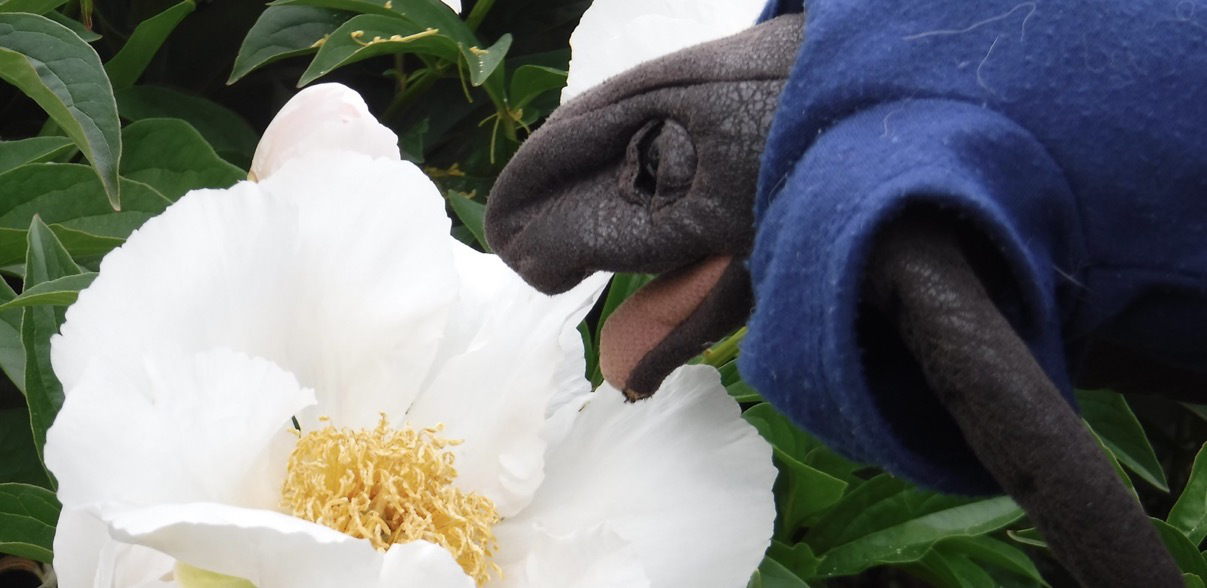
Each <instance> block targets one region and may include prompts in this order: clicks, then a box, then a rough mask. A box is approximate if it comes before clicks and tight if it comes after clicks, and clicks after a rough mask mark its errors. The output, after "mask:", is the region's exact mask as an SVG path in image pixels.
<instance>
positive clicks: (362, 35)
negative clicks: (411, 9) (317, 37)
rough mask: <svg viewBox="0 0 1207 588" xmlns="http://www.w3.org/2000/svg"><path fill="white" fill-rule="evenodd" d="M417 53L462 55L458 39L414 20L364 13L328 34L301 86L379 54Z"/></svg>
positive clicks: (451, 58) (444, 56)
mask: <svg viewBox="0 0 1207 588" xmlns="http://www.w3.org/2000/svg"><path fill="white" fill-rule="evenodd" d="M393 53H417V54H420V55H431V56H434V57H439V58H441V59H444V60H446V61H450V62H456V61H457V58H458V56H460V55H461V51H460V47H459V45H458V43H457V41H456V40H455V39H453V38H452V37H449V36H447V35H444V34H441V33H440V32H439V31H437V30H435V29H429V28H426V27H423V26H421V25H417V24H415V23H413V22H410V21H407V20H403V19H400V18H396V17H393V16H382V15H376V14H362V15H359V16H355V17H353V18H352V19H351V20H349V21H348V22H345V23H344V24H342V25H340V27H339V28H338V29H336V30H335V31H334V32H332V33H331V36H329V37H327V40H326V41H324V42H323V46H322V47H320V48H319V52H318V55H315V56H314V60H313V61H311V62H310V67H307V68H306V71H305V72H304V73H302V77H301V79H299V80H298V86H305V85H306V84H309V83H310V82H312V81H314V80H316V79H318V78H320V77H323V76H325V75H327V74H328V73H331V72H332V71H333V70H335V69H336V68H339V67H343V66H345V65H348V64H350V63H355V62H357V61H361V60H363V59H368V58H370V57H376V56H378V55H388V54H393Z"/></svg>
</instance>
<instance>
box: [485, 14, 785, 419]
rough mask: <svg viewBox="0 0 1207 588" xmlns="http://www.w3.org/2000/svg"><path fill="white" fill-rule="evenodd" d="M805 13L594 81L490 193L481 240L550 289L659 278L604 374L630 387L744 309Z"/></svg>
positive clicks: (608, 337)
mask: <svg viewBox="0 0 1207 588" xmlns="http://www.w3.org/2000/svg"><path fill="white" fill-rule="evenodd" d="M802 23H803V20H802V17H801V15H791V16H783V17H780V18H777V19H775V20H772V21H769V22H766V23H763V24H761V25H758V26H756V27H753V28H751V29H748V30H746V31H744V32H742V33H740V34H737V35H735V36H732V37H728V38H725V39H720V40H717V41H713V42H710V43H705V44H702V45H698V46H696V47H692V48H689V49H686V50H683V51H680V52H678V53H674V54H671V55H668V56H666V57H663V58H660V59H657V60H654V61H651V62H649V63H647V64H644V65H642V66H640V67H638V68H635V69H632V70H629V71H628V72H625V73H624V74H621V75H619V76H616V77H614V78H612V79H610V80H609V81H607V82H606V83H604V84H602V85H601V86H598V87H596V88H593V89H592V90H590V91H588V92H586V93H584V94H583V95H581V96H579V97H578V98H576V99H574V100H571V101H570V102H568V103H566V104H565V105H563V106H562V107H561V108H559V109H558V110H557V111H556V112H554V113H553V114H552V115H551V116H550V117H549V119H548V120H547V121H546V122H545V124H544V125H543V126H542V127H541V128H540V129H539V130H537V131H536V132H535V133H533V134H532V136H531V137H529V138H528V140H527V141H525V142H524V144H523V145H522V146H521V148H520V150H519V152H518V153H516V155H515V157H514V158H513V159H512V160H511V162H510V163H509V164H508V166H507V167H506V169H504V170H503V173H502V174H500V176H499V179H498V182H497V183H496V184H495V186H494V189H493V190H492V191H491V194H490V199H489V202H488V205H487V209H486V236H487V240H488V241H489V242H490V244H491V247H492V248H493V249H494V250H495V252H497V253H498V254H499V256H500V257H501V258H502V259H503V260H504V261H505V262H507V264H508V265H510V266H511V267H512V268H513V269H515V270H516V271H517V272H518V273H519V274H520V275H521V276H523V278H524V279H525V280H527V281H528V283H530V284H532V285H533V286H534V287H536V288H537V289H538V290H541V291H542V292H546V293H549V294H553V293H558V292H563V291H565V290H568V289H570V288H571V287H573V286H574V285H575V284H577V283H579V282H581V281H582V280H583V279H584V278H585V277H587V276H588V275H590V274H592V273H594V272H596V271H600V270H606V271H615V272H641V273H655V274H662V276H660V277H659V278H658V279H657V280H655V281H654V282H652V283H651V284H650V285H648V286H647V287H646V288H643V289H642V290H641V291H640V292H638V293H637V294H635V295H634V296H633V297H632V298H630V300H629V301H627V302H626V303H625V304H624V305H622V307H621V308H619V309H617V311H616V312H615V313H614V314H613V315H612V317H611V318H610V319H609V321H608V323H607V324H606V325H605V326H604V332H603V337H602V341H601V348H600V356H601V367H602V369H603V372H604V376H605V377H607V378H608V380H609V381H611V382H612V383H613V384H614V385H616V386H617V387H618V388H620V389H621V390H624V391H625V394H626V395H627V396H628V397H629V398H630V399H638V398H643V397H645V396H648V395H650V394H652V393H653V392H654V391H655V390H657V388H658V385H659V384H660V383H661V381H662V379H663V378H664V377H665V376H666V375H667V374H669V373H670V372H671V371H672V370H673V369H674V368H675V367H677V366H678V365H680V364H681V363H682V362H684V361H686V360H687V359H689V358H691V357H692V356H693V355H695V354H697V353H699V352H700V351H701V350H702V349H703V348H704V346H705V345H707V344H708V342H709V341H712V340H716V339H718V338H720V337H721V336H723V335H725V334H726V333H727V332H729V331H731V330H732V329H734V328H736V327H737V326H739V325H741V324H742V322H744V320H745V319H746V317H747V315H748V314H749V311H750V305H751V294H750V283H749V276H748V274H747V273H746V270H745V267H744V263H743V262H744V259H745V257H746V256H747V255H748V253H749V251H750V248H751V245H752V241H753V236H754V227H753V217H752V214H753V213H752V208H753V201H754V194H755V188H756V182H757V177H758V168H759V158H760V156H761V155H762V150H763V144H764V142H765V140H766V136H767V131H768V129H769V128H770V125H771V120H772V117H773V115H774V113H775V107H776V104H777V98H778V96H779V93H780V91H781V90H782V89H783V86H784V82H785V80H786V78H787V76H788V72H789V69H790V68H791V66H792V63H793V61H794V60H795V58H796V53H797V50H798V48H799V46H800V43H801V40H802V35H803V29H802Z"/></svg>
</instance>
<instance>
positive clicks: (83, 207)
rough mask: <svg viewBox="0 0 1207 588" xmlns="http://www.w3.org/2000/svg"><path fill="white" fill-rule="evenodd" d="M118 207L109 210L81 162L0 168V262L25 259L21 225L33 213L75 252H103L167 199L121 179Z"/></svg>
mask: <svg viewBox="0 0 1207 588" xmlns="http://www.w3.org/2000/svg"><path fill="white" fill-rule="evenodd" d="M121 182H122V190H123V193H124V194H125V195H126V198H125V200H126V202H125V206H124V207H123V208H124V210H122V211H121V212H114V211H113V209H112V208H110V207H109V204H108V201H107V200H106V199H105V193H104V190H103V189H102V188H101V184H100V182H99V181H98V180H97V179H96V174H93V173H92V171H91V170H90V169H89V168H87V167H85V166H82V165H76V164H69V163H36V164H30V165H26V166H22V167H19V168H17V169H14V170H10V171H8V172H5V173H3V174H0V266H8V265H12V264H14V263H22V262H24V261H25V255H26V242H25V241H26V237H25V233H26V231H25V230H26V227H28V226H29V223H30V222H31V221H32V220H33V217H34V215H35V214H37V215H40V216H41V218H42V220H43V221H44V222H46V223H48V224H51V225H52V227H51V228H52V229H53V230H54V232H55V235H56V236H58V237H59V238H60V239H62V241H63V243H64V245H66V246H68V250H69V251H70V252H71V253H72V254H73V255H74V256H76V257H77V258H80V259H81V260H83V258H84V257H85V256H99V255H103V254H104V253H106V252H108V251H109V250H110V249H112V248H113V247H115V246H116V245H120V244H121V241H122V240H124V239H125V238H126V236H127V235H129V234H130V232H131V231H133V230H134V229H136V228H138V227H139V226H141V225H142V224H143V223H144V222H146V220H147V219H148V218H151V217H152V216H155V215H157V214H159V213H161V212H163V210H164V209H165V208H167V206H168V205H169V204H171V202H170V201H169V200H168V199H167V198H165V197H163V196H162V195H160V194H159V193H158V192H156V191H155V190H153V189H152V188H150V187H149V186H146V185H144V184H141V183H138V182H135V181H131V180H127V179H122V180H121Z"/></svg>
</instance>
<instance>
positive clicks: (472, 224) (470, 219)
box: [448, 190, 490, 253]
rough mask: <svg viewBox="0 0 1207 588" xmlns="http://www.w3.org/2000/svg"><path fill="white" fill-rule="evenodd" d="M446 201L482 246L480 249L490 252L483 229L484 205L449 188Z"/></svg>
mask: <svg viewBox="0 0 1207 588" xmlns="http://www.w3.org/2000/svg"><path fill="white" fill-rule="evenodd" d="M448 203H449V206H451V207H452V209H453V212H454V213H456V215H457V218H458V219H459V220H460V221H461V224H463V225H465V228H467V229H469V232H471V233H473V235H474V239H476V240H477V241H478V244H479V245H481V246H482V249H483V250H485V251H486V252H487V253H489V252H490V245H487V244H486V232H485V230H484V229H483V222H484V220H483V219H484V218H485V216H486V205H485V204H482V203H480V202H475V201H474V200H473V199H472V198H470V197H469V195H468V194H463V193H461V192H457V191H456V190H449V192H448Z"/></svg>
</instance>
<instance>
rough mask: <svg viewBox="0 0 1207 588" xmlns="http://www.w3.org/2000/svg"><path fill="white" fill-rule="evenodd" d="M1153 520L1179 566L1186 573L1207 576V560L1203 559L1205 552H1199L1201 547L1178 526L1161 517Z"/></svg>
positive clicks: (1158, 533) (1201, 576)
mask: <svg viewBox="0 0 1207 588" xmlns="http://www.w3.org/2000/svg"><path fill="white" fill-rule="evenodd" d="M1152 522H1153V526H1155V527H1156V529H1157V535H1160V536H1161V541H1163V542H1164V543H1165V547H1166V548H1167V549H1169V554H1170V555H1172V556H1173V560H1174V561H1175V562H1177V564H1178V567H1179V568H1181V569H1182V571H1183V572H1184V573H1187V574H1194V575H1196V576H1198V577H1200V578H1207V561H1204V560H1203V554H1201V553H1199V548H1198V547H1196V546H1195V545H1194V544H1193V543H1191V542H1190V540H1189V539H1187V538H1186V535H1183V534H1182V531H1180V530H1178V529H1177V528H1176V527H1174V526H1172V525H1170V524H1168V523H1166V522H1165V521H1162V520H1161V519H1152Z"/></svg>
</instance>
